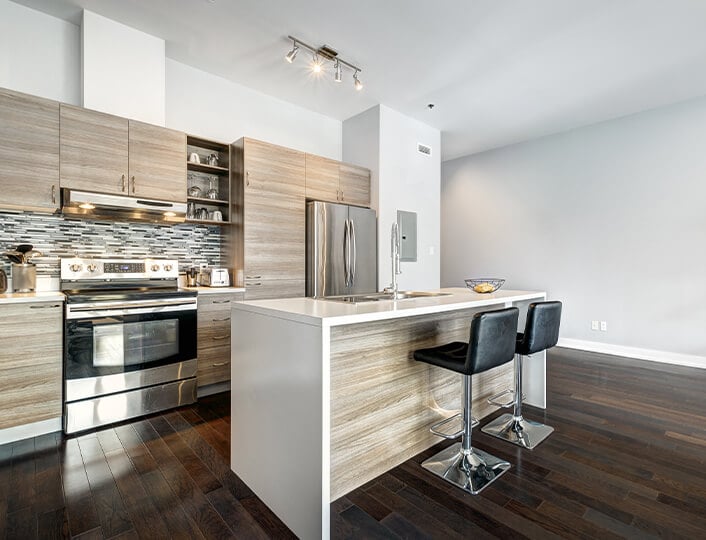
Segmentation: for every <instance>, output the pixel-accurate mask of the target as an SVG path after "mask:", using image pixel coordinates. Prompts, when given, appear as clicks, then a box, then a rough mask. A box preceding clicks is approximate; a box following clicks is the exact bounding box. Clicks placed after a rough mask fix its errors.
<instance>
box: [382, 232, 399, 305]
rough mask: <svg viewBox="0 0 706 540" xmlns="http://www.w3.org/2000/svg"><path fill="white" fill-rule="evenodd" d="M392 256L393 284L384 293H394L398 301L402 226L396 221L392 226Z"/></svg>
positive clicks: (393, 296)
mask: <svg viewBox="0 0 706 540" xmlns="http://www.w3.org/2000/svg"><path fill="white" fill-rule="evenodd" d="M390 256H391V257H392V283H391V284H390V286H389V287H387V288H386V289H385V290H384V292H388V293H392V298H393V299H395V300H397V276H398V275H399V274H401V273H402V270H400V226H399V225H398V224H397V222H396V221H395V222H394V223H393V224H392V234H391V237H390Z"/></svg>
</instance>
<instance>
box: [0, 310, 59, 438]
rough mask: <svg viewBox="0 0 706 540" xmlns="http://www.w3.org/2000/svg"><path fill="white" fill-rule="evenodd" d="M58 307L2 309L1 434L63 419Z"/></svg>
mask: <svg viewBox="0 0 706 540" xmlns="http://www.w3.org/2000/svg"><path fill="white" fill-rule="evenodd" d="M62 317H63V310H62V303H61V302H33V303H27V304H3V305H0V328H2V332H1V333H0V429H5V428H10V427H14V426H21V425H24V424H31V423H33V422H41V421H43V420H51V419H55V418H60V417H61V407H62V406H61V399H62V393H61V392H62V388H61V386H62V384H61V377H62V339H63V322H62V320H63V319H62Z"/></svg>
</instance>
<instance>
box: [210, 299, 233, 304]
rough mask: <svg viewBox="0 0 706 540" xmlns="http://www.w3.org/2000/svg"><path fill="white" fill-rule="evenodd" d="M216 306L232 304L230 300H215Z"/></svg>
mask: <svg viewBox="0 0 706 540" xmlns="http://www.w3.org/2000/svg"><path fill="white" fill-rule="evenodd" d="M213 303H214V304H230V300H214V301H213Z"/></svg>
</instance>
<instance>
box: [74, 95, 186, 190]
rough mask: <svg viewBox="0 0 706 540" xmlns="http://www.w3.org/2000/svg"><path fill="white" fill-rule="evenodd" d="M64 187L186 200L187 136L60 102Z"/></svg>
mask: <svg viewBox="0 0 706 540" xmlns="http://www.w3.org/2000/svg"><path fill="white" fill-rule="evenodd" d="M60 155H61V187H64V188H71V189H78V190H82V191H92V192H97V193H108V194H110V195H129V196H133V197H143V198H145V199H161V200H167V201H179V202H186V135H185V134H184V133H181V132H179V131H174V130H172V129H167V128H163V127H160V126H154V125H151V124H145V123H143V122H137V121H135V120H128V119H127V118H121V117H119V116H113V115H111V114H106V113H102V112H98V111H91V110H88V109H83V108H81V107H73V106H71V105H63V104H62V105H61V151H60Z"/></svg>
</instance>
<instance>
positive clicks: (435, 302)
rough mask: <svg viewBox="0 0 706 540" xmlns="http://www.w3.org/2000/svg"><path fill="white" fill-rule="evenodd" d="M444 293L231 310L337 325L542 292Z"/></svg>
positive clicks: (256, 304) (253, 304) (294, 301)
mask: <svg viewBox="0 0 706 540" xmlns="http://www.w3.org/2000/svg"><path fill="white" fill-rule="evenodd" d="M427 292H441V293H447V295H446V296H431V297H422V298H406V299H402V300H378V301H374V302H361V303H355V304H354V303H348V302H337V301H332V300H319V299H314V298H281V299H275V300H254V301H247V302H238V303H236V304H234V305H233V309H238V310H243V311H249V312H252V313H259V314H261V315H268V316H270V317H277V318H281V319H287V320H292V321H297V322H301V323H305V324H311V325H314V326H324V327H326V326H329V327H330V326H340V325H343V324H354V323H361V322H370V321H381V320H386V319H397V318H401V317H413V316H416V315H427V314H429V313H443V312H446V311H455V310H459V309H473V308H479V307H484V306H492V305H495V304H498V305H499V307H501V306H504V305H505V304H506V303H508V302H519V301H523V300H534V299H542V298H544V297H545V294H546V293H544V292H543V291H514V290H509V289H508V290H503V289H500V290H499V291H497V292H494V293H485V294H481V293H477V292H474V291H471V290H469V289H465V288H460V287H459V288H447V289H438V290H436V291H427Z"/></svg>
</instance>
